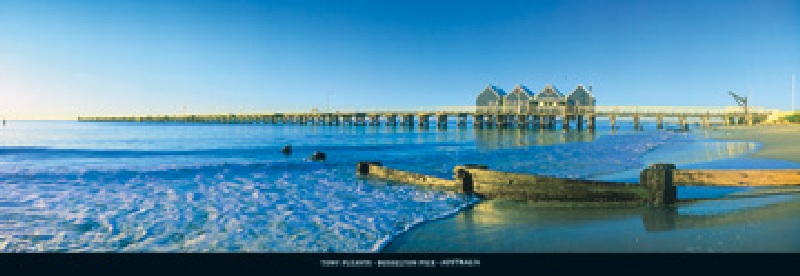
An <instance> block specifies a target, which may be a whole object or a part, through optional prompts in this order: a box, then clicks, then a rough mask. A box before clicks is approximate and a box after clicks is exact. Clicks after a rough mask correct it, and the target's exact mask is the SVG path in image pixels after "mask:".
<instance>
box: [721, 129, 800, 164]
mask: <svg viewBox="0 0 800 276" xmlns="http://www.w3.org/2000/svg"><path fill="white" fill-rule="evenodd" d="M709 130H710V131H709V132H708V133H709V134H710V135H709V138H712V139H718V140H728V141H753V142H758V143H760V144H761V148H760V149H759V150H758V151H756V152H754V153H753V154H752V155H751V157H753V158H769V159H778V160H785V161H792V162H800V141H798V139H799V138H800V124H782V125H755V126H717V127H713V128H711V129H709Z"/></svg>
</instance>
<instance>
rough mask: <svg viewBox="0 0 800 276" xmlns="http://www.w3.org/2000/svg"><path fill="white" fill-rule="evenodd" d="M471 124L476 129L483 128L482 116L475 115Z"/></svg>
mask: <svg viewBox="0 0 800 276" xmlns="http://www.w3.org/2000/svg"><path fill="white" fill-rule="evenodd" d="M473 119H474V120H473V122H472V124H473V125H475V126H478V127H482V126H483V115H475V116H474V118H473Z"/></svg>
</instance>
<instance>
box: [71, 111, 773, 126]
mask: <svg viewBox="0 0 800 276" xmlns="http://www.w3.org/2000/svg"><path fill="white" fill-rule="evenodd" d="M772 112H773V111H771V110H766V109H763V108H750V109H748V110H747V112H745V110H743V109H742V108H741V107H677V106H542V107H525V108H523V107H518V108H514V107H474V106H465V107H434V108H409V109H395V110H391V109H384V110H377V109H376V110H341V111H336V112H273V113H257V114H211V115H151V116H102V117H78V121H82V122H180V123H216V124H300V125H306V124H313V125H382V124H384V125H390V126H391V125H406V126H413V125H418V126H429V125H431V124H432V122H433V121H435V124H436V125H438V126H446V125H447V122H448V120H449V119H451V118H455V119H456V122H457V125H459V126H465V125H467V122H468V121H471V122H472V123H473V124H474V125H475V126H495V125H497V126H508V125H514V126H534V127H535V126H538V127H541V128H554V127H555V126H556V125H557V122H560V124H561V125H562V127H563V128H569V127H570V124H571V123H574V124H575V125H576V127H577V128H578V129H581V128H584V126H585V128H588V129H594V127H595V121H596V119H597V118H601V117H602V118H606V119H608V120H609V122H610V123H611V126H612V127H616V123H617V121H618V120H620V119H622V118H624V119H632V121H633V125H634V127H635V128H636V129H638V128H639V126H640V121H641V119H642V118H651V119H653V118H654V119H655V120H656V122H657V126H658V128H663V125H664V123H665V120H668V119H669V120H672V121H676V120H677V122H676V123H677V124H678V125H679V126H681V127H682V128H686V127H687V126H688V123H689V122H688V121H689V120H690V119H694V120H697V121H699V122H701V123H702V124H703V125H704V126H708V125H710V124H711V123H721V124H724V125H737V124H747V125H752V124H754V123H758V122H760V121H763V120H765V119H766V118H767V117H768V116H769V115H770V114H771V113H772ZM434 119H435V120H434Z"/></svg>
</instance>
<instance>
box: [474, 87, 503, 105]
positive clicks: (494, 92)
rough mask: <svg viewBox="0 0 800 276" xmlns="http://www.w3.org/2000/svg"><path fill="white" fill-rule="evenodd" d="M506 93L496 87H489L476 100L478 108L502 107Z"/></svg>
mask: <svg viewBox="0 0 800 276" xmlns="http://www.w3.org/2000/svg"><path fill="white" fill-rule="evenodd" d="M505 96H506V92H505V91H503V89H500V88H497V87H496V86H494V85H487V86H486V88H485V89H483V91H481V93H480V94H478V97H477V98H476V99H475V105H476V106H502V105H503V99H504V98H505Z"/></svg>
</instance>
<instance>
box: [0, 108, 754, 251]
mask: <svg viewBox="0 0 800 276" xmlns="http://www.w3.org/2000/svg"><path fill="white" fill-rule="evenodd" d="M285 144H291V145H292V146H293V149H294V153H293V154H292V155H288V156H287V155H283V154H281V153H280V152H279V150H280V148H281V147H282V146H283V145H285ZM755 148H756V145H755V144H753V143H747V142H709V141H706V140H704V138H696V137H693V135H691V134H689V133H677V132H670V131H655V130H653V131H615V132H611V131H610V130H609V129H608V128H607V127H606V128H603V126H602V125H601V126H600V129H598V131H595V132H586V131H574V130H573V131H562V130H554V131H550V130H547V131H542V130H538V129H537V130H519V129H503V130H498V129H477V130H476V129H472V128H471V127H469V128H466V129H461V128H456V127H455V126H453V125H451V126H450V127H449V128H448V129H446V130H441V129H435V128H431V129H418V128H410V129H409V128H404V127H386V126H381V127H370V126H362V127H350V126H346V127H345V126H293V125H287V126H274V125H206V124H156V123H79V122H70V121H66V122H60V121H56V122H54V121H30V122H25V121H13V122H10V123H9V124H8V125H7V126H6V127H5V128H3V129H1V130H0V251H6V252H18V251H22V252H30V251H33V252H39V251H45V252H50V251H67V252H73V251H91V252H97V251H100V252H105V251H114V252H116V251H135V252H152V251H155V252H162V251H167V252H175V251H179V252H197V251H212V252H229V251H230V252H375V251H379V250H381V249H382V248H383V247H384V246H385V245H386V244H387V243H388V242H390V241H392V240H393V239H394V238H396V237H397V236H398V235H399V234H401V233H403V232H406V231H408V230H409V229H412V228H413V227H414V226H415V225H418V224H420V223H423V222H429V221H433V220H436V219H439V218H442V217H447V216H451V215H453V214H454V213H456V212H458V211H459V210H461V209H463V208H465V207H467V206H470V205H471V204H473V203H475V202H477V201H478V199H476V198H474V197H469V196H464V195H459V194H456V193H452V192H446V191H438V190H433V189H427V188H420V187H415V186H411V185H402V184H396V183H386V182H381V181H374V180H366V179H360V178H358V177H356V175H355V164H356V162H358V161H365V160H375V161H380V162H383V163H384V165H387V166H389V167H393V168H398V169H406V170H412V171H416V172H421V173H426V174H434V175H438V176H442V177H451V176H452V168H453V166H454V165H458V164H465V163H480V164H486V165H488V166H489V167H490V168H492V169H497V170H505V171H514V172H527V173H538V174H546V175H554V176H562V177H579V178H599V179H611V180H619V181H625V180H626V177H625V173H627V172H635V171H637V170H640V169H641V168H643V167H645V166H647V165H648V164H651V163H653V162H656V161H658V162H673V163H677V164H678V165H679V167H680V166H683V165H687V166H688V164H695V163H698V162H706V161H714V160H724V159H726V158H731V157H737V156H743V155H746V154H747V153H749V152H752V150H754V149H755ZM313 151H324V152H326V153H327V155H328V160H326V161H324V162H313V161H310V160H309V159H308V156H309V155H310V154H311V153H312V152H313ZM765 166H769V164H766V165H765ZM741 191H742V189H741V188H737V189H729V190H714V192H708V191H706V192H705V193H704V192H703V191H689V192H681V193H680V194H681V195H680V196H682V197H686V198H693V197H694V198H701V197H721V196H724V195H726V194H730V193H734V192H741ZM460 215H461V214H459V215H457V216H460ZM457 216H456V217H457Z"/></svg>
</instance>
